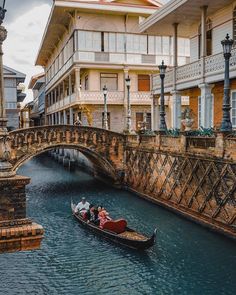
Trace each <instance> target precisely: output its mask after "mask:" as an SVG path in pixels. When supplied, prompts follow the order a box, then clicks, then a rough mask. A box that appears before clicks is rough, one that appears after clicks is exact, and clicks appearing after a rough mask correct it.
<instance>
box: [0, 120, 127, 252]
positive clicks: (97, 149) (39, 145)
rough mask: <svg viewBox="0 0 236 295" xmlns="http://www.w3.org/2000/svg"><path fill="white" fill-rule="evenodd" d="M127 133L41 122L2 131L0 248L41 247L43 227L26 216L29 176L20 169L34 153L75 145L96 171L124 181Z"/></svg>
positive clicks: (24, 248)
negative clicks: (43, 123) (45, 124)
mask: <svg viewBox="0 0 236 295" xmlns="http://www.w3.org/2000/svg"><path fill="white" fill-rule="evenodd" d="M124 144H125V136H124V135H122V134H119V133H115V132H111V131H107V130H104V129H99V128H92V127H77V126H69V125H65V126H63V125H56V126H55V125H54V126H39V127H32V128H28V129H19V130H15V131H12V132H9V133H5V134H2V136H1V135H0V159H2V161H0V164H1V167H3V168H5V169H3V172H2V171H0V252H2V251H15V250H27V249H34V248H38V247H39V245H40V242H41V239H42V237H43V228H42V227H41V226H40V225H38V224H36V223H33V222H32V221H31V220H30V219H28V218H26V195H25V186H26V185H27V184H28V183H29V182H30V179H29V178H28V177H24V176H19V175H16V172H17V169H18V168H19V167H20V166H21V165H22V164H23V163H25V162H26V161H27V160H29V159H31V158H32V157H34V156H36V155H39V154H41V153H43V152H45V151H49V150H52V149H55V148H67V149H76V150H79V151H80V152H82V153H83V154H84V155H85V156H86V157H87V158H88V159H89V160H90V161H91V162H92V163H93V167H94V169H95V170H96V172H97V174H98V175H99V174H100V175H102V177H104V176H105V177H106V179H107V178H108V179H110V180H112V181H113V183H114V184H121V183H122V179H123V176H124V172H123V171H124V162H123V158H124V157H123V156H124Z"/></svg>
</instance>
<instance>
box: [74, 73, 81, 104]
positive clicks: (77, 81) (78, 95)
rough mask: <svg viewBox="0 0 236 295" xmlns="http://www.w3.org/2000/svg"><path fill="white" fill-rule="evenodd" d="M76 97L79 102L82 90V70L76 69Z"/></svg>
mask: <svg viewBox="0 0 236 295" xmlns="http://www.w3.org/2000/svg"><path fill="white" fill-rule="evenodd" d="M75 97H76V101H79V100H80V98H81V88H80V68H79V67H76V68H75Z"/></svg>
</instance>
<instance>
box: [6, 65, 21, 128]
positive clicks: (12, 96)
mask: <svg viewBox="0 0 236 295" xmlns="http://www.w3.org/2000/svg"><path fill="white" fill-rule="evenodd" d="M3 75H4V99H5V107H6V116H7V120H8V122H7V127H8V128H9V129H16V128H19V113H20V102H22V101H23V100H24V99H25V97H26V94H25V93H22V85H19V84H20V83H24V81H25V77H26V75H25V74H23V73H20V72H18V71H16V70H14V69H12V68H9V67H7V66H3Z"/></svg>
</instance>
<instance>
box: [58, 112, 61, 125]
mask: <svg viewBox="0 0 236 295" xmlns="http://www.w3.org/2000/svg"><path fill="white" fill-rule="evenodd" d="M58 124H59V125H61V112H58Z"/></svg>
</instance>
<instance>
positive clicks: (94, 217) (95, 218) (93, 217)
mask: <svg viewBox="0 0 236 295" xmlns="http://www.w3.org/2000/svg"><path fill="white" fill-rule="evenodd" d="M90 221H91V222H93V223H94V224H96V225H99V218H98V207H97V206H93V207H92V208H91V209H90Z"/></svg>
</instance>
